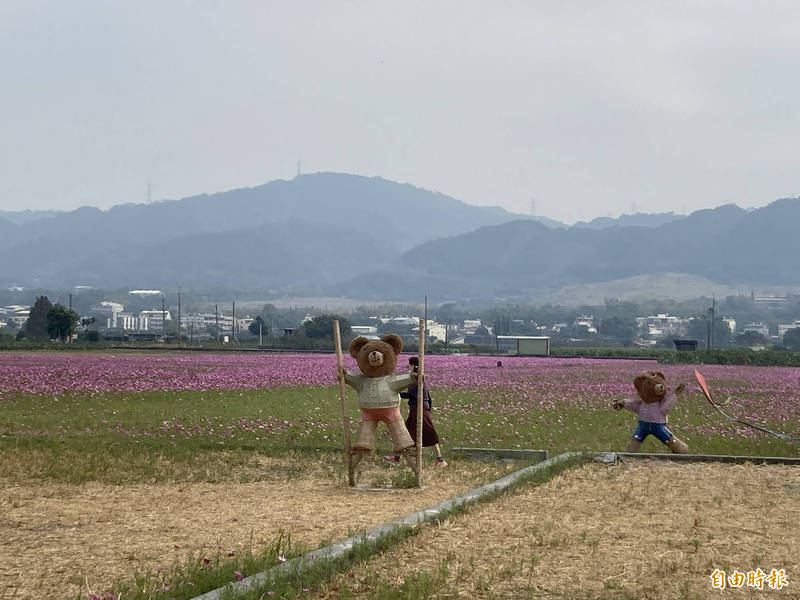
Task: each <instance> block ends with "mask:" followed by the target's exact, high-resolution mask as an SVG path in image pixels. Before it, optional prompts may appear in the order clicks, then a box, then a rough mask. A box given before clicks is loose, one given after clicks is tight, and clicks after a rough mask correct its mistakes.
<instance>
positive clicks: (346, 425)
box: [333, 319, 356, 487]
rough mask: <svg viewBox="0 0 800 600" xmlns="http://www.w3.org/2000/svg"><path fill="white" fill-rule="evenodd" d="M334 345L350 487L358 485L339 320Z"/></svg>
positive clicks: (334, 324)
mask: <svg viewBox="0 0 800 600" xmlns="http://www.w3.org/2000/svg"><path fill="white" fill-rule="evenodd" d="M333 345H334V346H335V347H336V367H337V368H336V377H337V379H338V380H339V399H340V400H341V404H342V428H343V430H344V460H345V462H347V481H348V483H349V484H350V487H355V485H356V472H355V469H354V468H353V454H352V452H351V446H350V417H349V416H348V414H347V390H346V389H345V382H344V377H342V369H343V368H344V357H343V356H342V338H341V334H340V333H339V321H338V320H336V319H334V321H333Z"/></svg>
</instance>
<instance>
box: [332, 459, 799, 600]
mask: <svg viewBox="0 0 800 600" xmlns="http://www.w3.org/2000/svg"><path fill="white" fill-rule="evenodd" d="M757 569H761V570H762V572H764V573H765V574H766V575H767V576H768V575H769V574H770V573H771V571H772V569H775V570H776V571H780V570H783V571H784V575H785V577H786V583H787V585H784V586H781V589H777V587H774V588H770V586H769V580H768V579H766V578H765V579H764V580H763V581H762V587H763V589H758V588H757V587H756V583H757V579H754V580H753V584H754V585H752V586H751V585H748V584H747V582H746V580H745V583H744V585H743V586H742V587H739V588H733V587H731V585H730V584H729V581H730V580H729V579H728V578H729V577H731V576H733V577H738V576H736V575H735V572H737V571H738V572H739V573H742V576H743V577H745V578H746V577H747V575H748V573H749V572H753V573H754V574H757V573H758V572H757V571H756V570H757ZM715 570H719V571H725V573H726V587H725V589H724V590H721V589H719V588H715V587H713V584H714V580H712V579H711V576H712V574H713V573H714V572H715ZM421 573H424V574H427V580H428V583H427V584H420V583H419V582H420V581H425V577H421V576H420V574H421ZM733 581H734V583H736V582H737V579H734V580H733ZM773 581H774V582H775V584H776V586H777V585H778V584H779V580H778V579H774V580H773ZM415 582H416V585H418V586H422V587H425V586H427V588H428V589H432V590H435V591H436V594H435V596H434V597H437V598H462V597H463V598H559V599H564V600H566V599H576V600H577V599H582V600H588V599H608V600H611V599H614V600H642V599H659V600H660V599H664V600H667V599H669V600H675V599H683V598H685V599H687V600H693V599H695V598H701V599H705V598H732V599H733V598H764V599H766V598H800V468H798V467H796V466H780V465H770V466H756V465H752V464H749V465H731V464H711V463H707V464H700V463H694V464H692V463H684V464H677V463H664V462H655V461H641V462H640V461H633V460H631V461H627V462H626V463H624V464H620V465H616V466H609V465H602V464H597V463H595V464H590V465H587V466H585V467H581V468H578V469H573V470H570V471H566V472H564V473H562V474H561V475H559V476H557V477H556V478H554V479H552V480H551V481H549V482H548V483H546V484H544V485H541V486H538V487H527V488H523V489H521V490H519V491H518V492H517V493H514V494H511V495H508V496H503V497H501V498H499V499H497V500H495V501H492V502H489V503H485V504H481V505H478V506H477V507H475V508H473V509H472V510H470V512H469V513H468V514H465V515H462V516H459V517H456V518H454V519H451V520H449V521H447V522H445V523H443V524H442V525H441V526H438V527H432V528H430V529H427V530H425V531H423V532H422V533H421V534H420V535H419V536H417V537H415V538H411V539H409V540H407V541H406V542H404V543H403V544H402V545H400V546H398V547H397V548H396V549H395V550H392V551H390V552H388V553H386V554H385V555H383V556H380V557H376V558H374V559H373V560H370V561H369V562H368V563H367V564H365V565H364V566H361V567H359V568H357V569H354V571H353V572H351V573H349V574H344V575H342V576H338V577H337V578H335V579H334V580H333V581H331V582H330V583H328V584H326V586H325V589H324V590H323V593H322V596H323V597H324V598H337V597H339V596H340V595H342V593H343V590H344V588H346V589H347V591H348V592H349V593H350V597H354V598H368V597H370V596H371V594H373V593H374V591H375V590H376V589H380V588H385V587H387V586H393V587H397V588H399V587H400V586H401V585H403V584H404V583H405V586H406V588H407V589H408V587H409V585H410V584H414V583H415ZM412 587H413V586H412Z"/></svg>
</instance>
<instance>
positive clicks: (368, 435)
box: [353, 421, 378, 452]
mask: <svg viewBox="0 0 800 600" xmlns="http://www.w3.org/2000/svg"><path fill="white" fill-rule="evenodd" d="M377 429H378V423H377V422H376V421H361V423H359V425H358V439H357V440H356V443H355V444H353V450H355V451H357V452H372V451H373V450H375V431H376V430H377Z"/></svg>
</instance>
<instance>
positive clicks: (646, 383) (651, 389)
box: [633, 371, 667, 402]
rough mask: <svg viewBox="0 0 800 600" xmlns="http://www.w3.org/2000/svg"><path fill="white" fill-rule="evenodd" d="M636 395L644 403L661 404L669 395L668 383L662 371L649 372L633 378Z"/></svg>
mask: <svg viewBox="0 0 800 600" xmlns="http://www.w3.org/2000/svg"><path fill="white" fill-rule="evenodd" d="M633 385H634V387H635V388H636V393H637V394H639V398H641V399H642V402H661V400H663V399H664V396H666V394H667V381H666V379H665V378H664V374H663V373H661V372H660V371H648V372H647V373H644V374H642V375H637V376H636V377H634V378H633Z"/></svg>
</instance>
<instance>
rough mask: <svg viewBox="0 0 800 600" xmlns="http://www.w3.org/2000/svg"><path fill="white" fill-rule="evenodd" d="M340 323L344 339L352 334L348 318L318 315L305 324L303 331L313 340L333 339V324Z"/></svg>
mask: <svg viewBox="0 0 800 600" xmlns="http://www.w3.org/2000/svg"><path fill="white" fill-rule="evenodd" d="M336 320H338V321H339V333H340V334H341V337H342V339H344V338H346V337H349V336H350V334H351V333H352V330H351V326H350V321H349V320H348V319H347V318H346V317H342V316H339V315H334V314H329V313H324V314H321V315H317V316H316V317H314V318H313V319H311V320H310V321H306V322H305V323H304V324H303V330H305V333H306V335H307V336H308V337H309V338H311V339H315V340H316V339H333V322H334V321H336Z"/></svg>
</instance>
